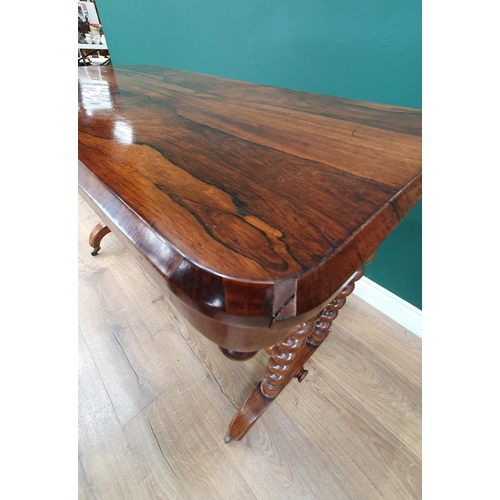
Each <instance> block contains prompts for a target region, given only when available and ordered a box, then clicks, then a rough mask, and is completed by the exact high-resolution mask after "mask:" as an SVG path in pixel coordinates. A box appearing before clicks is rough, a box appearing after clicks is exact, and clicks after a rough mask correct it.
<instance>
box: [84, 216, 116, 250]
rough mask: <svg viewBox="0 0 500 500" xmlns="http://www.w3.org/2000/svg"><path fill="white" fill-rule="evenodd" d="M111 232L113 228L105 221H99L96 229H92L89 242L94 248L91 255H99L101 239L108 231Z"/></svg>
mask: <svg viewBox="0 0 500 500" xmlns="http://www.w3.org/2000/svg"><path fill="white" fill-rule="evenodd" d="M110 232H111V229H109V227H108V226H106V224H104V222H102V221H101V222H99V224H97V226H96V227H94V229H92V231H91V233H90V236H89V244H90V246H91V247H92V248H93V250H92V252H91V254H90V255H93V256H94V257H95V256H96V255H97V253H98V252H99V250H100V249H101V240H102V239H103V238H104V236H106V235H107V234H108V233H110Z"/></svg>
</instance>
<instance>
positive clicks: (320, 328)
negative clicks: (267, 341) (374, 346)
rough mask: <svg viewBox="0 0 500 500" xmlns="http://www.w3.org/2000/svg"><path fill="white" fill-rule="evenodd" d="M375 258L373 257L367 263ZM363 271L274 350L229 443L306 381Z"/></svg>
mask: <svg viewBox="0 0 500 500" xmlns="http://www.w3.org/2000/svg"><path fill="white" fill-rule="evenodd" d="M373 258H374V255H372V256H371V257H370V258H369V259H368V261H367V263H369V262H371V261H372V260H373ZM364 271H365V269H364V266H363V267H362V268H361V269H359V270H358V271H357V272H356V273H354V275H353V276H352V278H351V279H350V280H349V282H348V283H347V284H346V285H345V286H344V288H343V289H342V290H341V291H340V293H339V294H338V295H337V296H336V297H335V298H334V299H333V300H332V302H330V303H329V304H328V305H327V306H326V307H325V309H324V310H323V312H322V313H321V315H320V316H319V318H318V319H317V320H316V321H310V322H308V323H302V324H301V325H298V326H297V327H295V329H294V330H293V331H292V332H291V333H290V334H289V335H288V336H287V337H286V339H284V340H282V341H281V342H279V343H278V344H276V345H274V346H273V347H272V349H271V352H270V354H271V357H270V358H269V360H268V362H267V366H266V369H265V371H264V376H263V378H262V381H261V382H260V384H259V385H257V387H256V388H254V390H253V391H252V393H251V394H250V396H249V397H248V398H247V400H246V401H245V402H244V403H243V405H242V406H241V408H240V409H239V410H238V412H237V413H236V415H235V416H234V418H233V420H232V421H231V423H230V424H229V431H228V433H227V435H226V438H225V442H226V443H229V442H230V441H232V440H233V439H234V440H238V441H239V440H240V439H242V438H243V437H244V436H245V435H246V434H247V433H248V431H249V430H250V429H251V428H252V426H253V425H254V424H255V422H256V421H257V420H258V419H259V418H260V416H261V415H262V414H263V413H264V412H265V411H266V410H267V408H268V407H269V406H270V404H271V403H272V402H273V400H274V399H275V398H276V397H277V396H278V394H279V393H280V392H281V391H282V390H283V389H284V388H285V387H286V386H287V384H288V383H289V382H290V381H291V380H292V379H294V378H296V379H297V380H298V382H299V383H300V382H302V381H303V380H304V379H305V377H306V376H307V374H308V370H306V369H305V368H304V363H305V362H306V361H308V360H309V358H310V357H311V356H312V355H313V354H314V351H315V350H316V349H317V348H318V347H319V346H320V345H321V344H322V343H323V341H324V340H325V339H326V337H327V336H328V334H329V332H330V328H331V326H332V322H333V321H334V320H335V319H336V318H337V316H338V312H339V310H340V309H342V308H343V307H344V306H345V304H346V299H347V297H349V295H351V293H352V292H353V291H354V287H355V286H356V285H355V284H356V281H358V280H360V279H361V278H362V277H363V275H364ZM265 351H266V353H267V352H268V351H267V350H265Z"/></svg>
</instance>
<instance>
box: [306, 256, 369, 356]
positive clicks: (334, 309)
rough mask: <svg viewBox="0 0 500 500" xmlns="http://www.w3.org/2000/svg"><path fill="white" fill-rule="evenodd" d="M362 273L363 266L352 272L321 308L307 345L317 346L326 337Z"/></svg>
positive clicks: (363, 270) (363, 272) (363, 271)
mask: <svg viewBox="0 0 500 500" xmlns="http://www.w3.org/2000/svg"><path fill="white" fill-rule="evenodd" d="M373 258H374V255H373V256H372V257H371V258H370V259H369V261H368V262H371V261H372V260H373ZM364 274H365V268H364V266H363V267H361V268H360V269H359V270H358V271H357V272H356V273H355V274H354V276H353V277H352V278H351V280H350V281H349V282H348V283H347V285H345V286H344V288H342V290H341V291H340V293H339V294H338V295H337V296H336V297H335V298H334V299H333V300H332V301H331V302H330V303H329V304H328V305H327V306H326V307H325V308H324V309H323V312H322V313H321V316H320V317H319V318H318V320H317V321H316V323H315V325H314V328H313V331H312V333H311V335H309V337H307V345H309V346H310V347H319V346H320V345H321V343H322V342H323V341H324V340H325V339H326V337H327V336H328V334H329V333H330V328H331V326H332V323H333V321H334V319H335V318H336V317H337V316H338V314H339V311H340V309H342V308H343V307H344V306H345V303H346V299H347V297H349V295H351V293H352V292H353V291H354V283H355V282H356V281H358V280H360V279H361V278H362V277H363V275H364Z"/></svg>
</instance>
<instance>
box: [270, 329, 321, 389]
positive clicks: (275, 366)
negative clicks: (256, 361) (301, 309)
mask: <svg viewBox="0 0 500 500" xmlns="http://www.w3.org/2000/svg"><path fill="white" fill-rule="evenodd" d="M313 325H314V322H312V321H309V322H307V323H302V324H301V325H299V326H297V327H296V328H295V329H294V330H293V332H292V333H291V334H290V335H289V336H288V337H287V338H286V339H285V340H283V341H281V342H279V343H278V344H276V345H275V346H273V349H272V354H271V357H270V358H269V362H268V363H267V367H266V371H265V373H264V377H263V379H262V382H261V383H260V390H261V392H262V394H263V395H264V396H265V397H266V398H269V399H273V398H275V397H276V396H277V395H278V394H279V393H280V391H281V389H283V387H284V386H285V385H286V383H288V380H289V378H290V367H291V366H292V365H293V363H294V361H295V359H296V358H297V356H298V354H299V351H300V349H301V348H302V346H303V345H304V344H305V342H306V338H307V336H308V335H309V333H311V330H312V327H313Z"/></svg>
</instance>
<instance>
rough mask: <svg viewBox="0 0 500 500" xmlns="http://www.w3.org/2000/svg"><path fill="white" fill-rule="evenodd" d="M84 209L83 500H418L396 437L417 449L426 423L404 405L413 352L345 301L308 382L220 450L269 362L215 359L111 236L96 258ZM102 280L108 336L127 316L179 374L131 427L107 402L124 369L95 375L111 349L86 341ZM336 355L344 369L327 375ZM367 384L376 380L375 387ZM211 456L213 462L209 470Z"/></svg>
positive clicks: (150, 362) (395, 330)
mask: <svg viewBox="0 0 500 500" xmlns="http://www.w3.org/2000/svg"><path fill="white" fill-rule="evenodd" d="M79 210H80V215H79V233H78V235H79V259H80V260H79V273H80V280H79V282H80V288H81V289H84V290H85V293H82V294H79V308H80V309H81V311H80V315H79V321H80V323H81V325H80V326H81V327H82V329H81V333H80V341H81V344H80V350H79V401H80V408H79V455H80V457H79V458H80V462H79V498H81V499H82V500H86V499H95V500H100V499H125V500H129V499H130V500H135V499H137V498H140V499H144V500H149V499H157V498H168V499H172V500H174V499H176V498H177V500H181V499H186V500H191V499H195V500H198V499H200V500H203V499H204V498H217V499H218V498H238V497H239V496H241V497H242V498H257V499H259V500H282V499H284V498H288V499H294V500H295V499H302V498H311V499H330V498H336V499H340V500H345V499H353V500H358V499H363V500H379V499H384V500H387V499H390V500H393V499H394V500H402V499H405V500H407V499H420V498H421V497H422V482H421V475H422V461H421V448H420V446H418V444H417V446H413V445H411V446H408V444H407V442H406V440H405V439H404V433H405V430H404V429H405V426H409V429H410V433H409V435H410V436H412V435H413V434H412V432H413V431H412V429H413V430H415V429H418V425H417V426H415V419H419V418H421V416H420V414H419V412H415V411H414V410H413V409H412V408H411V406H410V405H408V404H407V405H401V403H400V402H401V401H402V400H404V399H406V400H408V401H409V400H412V401H413V404H414V405H415V407H418V406H419V405H418V404H416V401H415V394H416V395H417V398H418V395H419V394H420V393H419V391H420V386H419V385H418V384H415V383H414V381H413V379H414V378H417V379H418V378H419V377H418V367H419V364H418V359H419V356H421V344H420V343H419V342H420V339H418V338H417V337H415V336H413V335H412V334H411V333H409V332H405V330H404V328H402V327H401V326H399V325H397V324H396V323H394V322H393V321H391V320H390V319H388V318H386V317H384V316H383V315H382V314H381V313H380V312H378V311H376V310H374V309H373V308H372V307H371V306H369V305H367V304H366V303H364V302H363V301H362V300H361V299H359V298H357V297H353V296H351V298H350V299H349V301H348V302H347V303H346V305H345V307H344V308H343V309H342V312H341V314H339V317H338V318H337V319H336V320H335V322H334V324H333V327H332V331H331V333H330V336H329V337H328V338H327V339H326V340H325V341H324V342H323V344H322V346H321V347H320V348H319V350H318V352H317V354H316V355H315V356H314V357H313V358H311V360H310V361H309V362H308V363H307V368H308V370H309V372H310V373H309V375H308V376H307V378H306V379H305V380H304V382H303V383H302V384H294V387H293V390H291V388H290V389H286V390H284V391H282V392H281V394H280V396H279V397H278V398H277V399H276V401H275V402H274V403H273V405H272V406H271V407H270V408H269V409H268V410H267V411H266V413H265V414H264V415H263V416H262V418H261V419H260V420H259V421H258V422H257V423H256V424H255V428H254V429H253V431H252V432H251V433H249V434H248V435H247V436H246V437H245V438H243V440H242V441H240V442H238V443H232V444H231V445H229V446H226V445H224V444H223V442H222V439H223V437H224V435H225V432H226V429H227V423H228V422H229V421H230V419H231V418H232V417H233V415H234V412H235V411H236V408H237V407H238V406H239V405H240V404H241V403H242V402H243V401H244V399H245V398H246V396H247V394H248V393H249V390H250V389H251V388H252V387H254V386H255V385H256V384H257V383H258V382H259V380H260V379H261V377H262V374H263V372H264V369H265V366H266V364H267V361H268V358H269V356H268V355H267V354H266V353H265V352H264V351H261V352H259V353H258V354H257V356H255V357H254V358H252V359H251V360H249V361H247V362H244V363H234V362H232V361H230V360H228V359H226V358H225V357H224V356H222V355H221V354H220V352H219V349H218V347H217V346H216V345H215V344H213V343H212V342H210V341H209V340H208V339H207V338H205V337H204V336H202V335H200V334H199V333H198V332H197V331H196V330H195V329H194V328H193V327H191V326H190V325H189V323H187V322H186V321H185V320H184V318H183V316H182V315H181V314H180V313H179V311H177V310H176V308H175V306H174V305H173V304H172V303H171V302H169V301H168V300H167V299H166V298H165V296H164V295H163V294H162V292H161V291H160V290H159V288H158V287H157V286H156V285H155V284H154V282H152V281H151V280H150V278H149V276H148V275H147V274H145V273H144V272H143V271H142V270H141V268H140V267H139V265H138V264H137V263H136V261H135V259H134V257H133V256H132V255H131V254H130V253H129V252H128V251H127V250H126V247H125V246H124V245H123V243H122V242H121V241H120V240H119V239H118V238H117V236H116V235H115V234H114V233H111V234H110V235H109V236H107V237H106V245H105V247H104V248H105V250H106V251H104V250H102V251H101V253H100V254H99V256H98V257H92V256H91V255H90V252H89V246H88V234H89V232H90V231H91V229H92V228H93V227H94V226H95V225H96V224H97V223H98V222H99V219H98V217H97V216H96V214H95V213H93V211H92V210H91V209H89V208H88V206H87V205H86V203H84V202H83V201H80V204H79ZM103 274H108V275H109V276H112V277H113V279H108V278H106V295H107V301H108V302H107V304H106V311H107V317H108V320H107V321H108V324H114V325H120V324H122V322H123V321H124V308H123V307H122V306H121V304H126V305H127V307H126V309H127V315H126V316H125V319H126V322H125V325H126V324H128V325H135V326H137V325H140V324H142V325H143V327H141V328H137V334H138V335H140V336H141V338H142V336H143V335H146V334H147V335H149V336H152V337H154V340H155V341H156V342H157V345H158V349H159V351H160V352H161V353H163V355H165V357H166V358H167V359H168V361H169V363H170V364H171V365H172V367H173V369H174V370H175V374H173V373H172V372H171V371H169V370H168V369H167V371H166V372H165V375H164V377H165V379H166V383H165V387H167V389H166V390H165V391H163V392H162V393H161V394H160V395H158V396H157V397H156V398H155V399H154V400H153V401H152V402H151V403H150V404H149V405H148V406H146V407H143V408H142V410H141V411H140V412H139V413H138V414H136V415H135V416H134V417H133V418H132V419H130V420H127V419H125V420H122V421H120V419H119V418H118V416H117V412H116V410H115V408H117V409H119V408H120V398H119V397H117V396H116V395H115V396H113V397H110V395H111V394H113V387H116V386H120V387H123V388H124V389H123V392H124V393H127V392H128V391H129V389H127V387H133V386H131V385H130V380H129V379H130V373H129V370H128V369H123V368H122V365H120V364H118V363H111V365H110V367H109V368H108V371H107V373H106V371H105V366H106V365H105V364H103V363H99V365H97V364H96V363H95V362H94V359H95V360H97V361H98V360H100V359H111V360H112V359H114V357H115V353H116V347H115V344H114V343H113V342H111V341H110V342H102V343H97V342H96V341H93V340H92V339H93V335H94V334H93V333H92V331H91V330H89V328H87V326H88V325H90V324H92V322H94V321H95V319H89V318H88V317H87V316H94V318H99V317H101V315H102V310H103V309H102V308H103V305H102V302H101V301H102V298H101V290H102V289H100V286H101V285H99V283H100V280H101V278H100V276H102V275H103ZM91 291H93V292H92V293H91ZM99 324H100V323H99V322H98V323H97V325H99ZM144 325H145V326H146V328H147V329H146V330H145V329H144ZM99 328H101V327H99ZM337 332H340V333H341V334H337ZM102 333H103V332H102V331H101V334H102ZM87 337H88V338H89V341H87ZM142 342H144V340H142ZM148 342H149V341H148ZM344 344H345V345H344ZM360 345H362V346H364V347H365V349H366V350H367V351H366V352H364V353H363V359H366V360H367V361H365V364H366V365H367V366H369V367H370V368H369V369H363V370H361V369H360V366H361V364H360V361H359V355H358V354H356V352H357V350H358V348H359V347H360ZM352 349H354V351H352ZM337 353H338V354H337ZM353 353H354V354H353ZM336 355H338V356H339V357H340V358H341V364H342V366H343V369H338V370H337V369H335V365H336V364H337V363H338V361H336V360H335V356H336ZM156 364H157V360H156V359H155V358H153V357H151V356H136V357H135V358H134V369H135V370H136V371H137V372H138V373H150V374H151V373H153V374H154V373H155V370H156V368H155V365H156ZM406 366H408V367H411V368H410V371H409V372H406V371H405V367H406ZM98 368H99V369H98ZM162 370H163V368H162ZM368 372H370V376H362V375H360V374H361V373H368ZM154 377H155V376H154V375H150V378H151V379H153V378H154ZM120 379H121V381H120ZM374 380H379V383H378V384H377V385H376V387H375V388H374V385H373V384H374ZM382 381H383V382H382ZM155 384H156V385H158V384H159V381H158V380H157V379H156V382H155ZM394 388H397V390H394ZM183 391H184V392H183ZM360 395H362V397H360ZM137 408H138V407H137ZM393 411H397V412H398V417H397V422H398V429H395V426H394V423H395V419H394V418H392V417H391V413H392V412H393ZM148 419H149V421H148ZM150 423H151V426H150ZM197 429H200V430H197ZM153 431H154V432H153ZM415 443H418V440H416V441H415ZM198 449H199V450H201V452H202V453H201V455H198ZM210 456H212V457H216V458H217V461H215V460H214V461H211V462H210V461H209V460H208V457H210ZM167 460H168V462H169V463H170V465H171V466H169V464H168V463H167ZM218 464H219V467H218V466H217V465H218ZM193 471H195V472H194V473H193ZM176 475H177V476H176ZM210 477H211V478H213V480H210ZM220 492H222V493H220Z"/></svg>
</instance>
